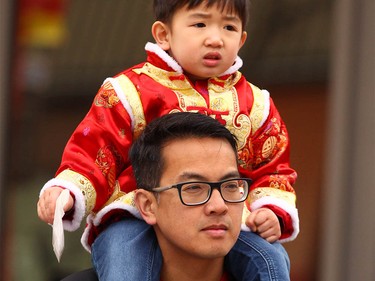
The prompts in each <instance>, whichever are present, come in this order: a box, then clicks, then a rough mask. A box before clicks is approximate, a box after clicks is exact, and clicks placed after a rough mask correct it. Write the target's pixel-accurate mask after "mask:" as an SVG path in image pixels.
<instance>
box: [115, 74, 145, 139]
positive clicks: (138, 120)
mask: <svg viewBox="0 0 375 281" xmlns="http://www.w3.org/2000/svg"><path fill="white" fill-rule="evenodd" d="M115 79H116V80H117V82H118V83H119V85H120V87H121V89H122V92H123V93H124V95H125V97H126V100H127V101H128V102H129V105H130V107H131V108H132V111H133V115H134V128H133V135H134V138H138V136H139V135H140V134H141V132H142V131H143V129H144V128H145V127H146V118H145V114H144V111H143V105H142V102H141V99H140V96H139V93H138V91H137V89H136V88H135V86H134V84H133V82H132V81H131V80H130V79H129V78H128V77H127V76H126V75H124V74H122V75H120V76H118V77H116V78H115Z"/></svg>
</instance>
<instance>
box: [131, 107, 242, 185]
mask: <svg viewBox="0 0 375 281" xmlns="http://www.w3.org/2000/svg"><path fill="white" fill-rule="evenodd" d="M189 137H194V138H205V137H209V138H217V139H223V140H226V141H227V142H228V143H229V144H230V145H231V147H232V148H233V153H235V154H236V156H237V143H236V138H235V137H234V135H232V133H231V132H230V131H229V130H228V129H227V128H225V126H223V125H222V124H220V122H219V121H217V120H215V119H214V118H211V117H209V116H206V115H203V114H200V113H192V112H178V113H171V114H167V115H164V116H162V117H160V118H157V119H155V120H153V121H152V122H150V123H149V124H148V125H147V126H146V128H145V130H144V131H143V132H142V134H141V135H140V136H139V138H138V139H137V140H135V141H134V143H133V145H132V147H131V149H130V152H129V158H130V161H131V163H132V167H133V172H134V176H135V179H136V181H137V186H138V187H140V188H144V189H148V190H151V189H152V188H154V187H157V186H158V185H159V182H160V178H161V174H162V171H163V168H164V161H163V157H162V149H163V148H164V146H165V145H167V144H168V142H169V141H172V140H176V139H185V138H189ZM236 159H237V157H236Z"/></svg>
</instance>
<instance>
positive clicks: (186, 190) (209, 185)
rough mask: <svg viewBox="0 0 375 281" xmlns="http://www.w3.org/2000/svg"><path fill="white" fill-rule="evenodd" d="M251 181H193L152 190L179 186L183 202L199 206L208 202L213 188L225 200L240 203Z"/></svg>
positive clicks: (158, 190)
mask: <svg viewBox="0 0 375 281" xmlns="http://www.w3.org/2000/svg"><path fill="white" fill-rule="evenodd" d="M251 183H252V180H251V179H248V178H235V179H228V180H223V181H218V182H206V181H191V182H181V183H176V184H174V185H171V186H165V187H155V188H153V189H152V191H153V192H163V191H165V190H168V189H171V188H177V190H178V194H179V195H180V200H181V202H182V204H184V205H186V206H197V205H202V204H205V203H207V202H208V200H210V198H211V194H212V190H213V189H217V190H218V191H219V192H220V195H221V197H222V198H223V200H224V201H225V202H228V203H240V202H243V201H245V200H246V198H247V195H248V194H249V187H250V185H251Z"/></svg>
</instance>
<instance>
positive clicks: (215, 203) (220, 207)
mask: <svg viewBox="0 0 375 281" xmlns="http://www.w3.org/2000/svg"><path fill="white" fill-rule="evenodd" d="M206 207H207V211H208V212H209V214H212V213H217V214H221V213H226V212H227V210H228V206H227V204H226V203H225V201H224V199H223V197H222V196H221V194H220V192H219V190H217V189H214V190H213V191H212V194H211V198H210V200H208V202H207V206H206Z"/></svg>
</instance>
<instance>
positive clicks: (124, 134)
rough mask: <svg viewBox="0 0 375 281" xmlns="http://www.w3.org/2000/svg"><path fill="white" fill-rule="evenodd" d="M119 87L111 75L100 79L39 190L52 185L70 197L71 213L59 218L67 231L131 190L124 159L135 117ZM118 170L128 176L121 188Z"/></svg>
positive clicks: (125, 159)
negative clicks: (57, 163)
mask: <svg viewBox="0 0 375 281" xmlns="http://www.w3.org/2000/svg"><path fill="white" fill-rule="evenodd" d="M119 89H121V87H118V80H116V79H115V78H109V79H107V80H106V81H105V82H104V83H103V85H102V86H101V88H100V89H99V91H98V93H97V95H96V96H95V98H94V101H93V103H92V106H91V108H90V110H89V112H88V113H87V115H86V116H85V117H84V119H83V120H82V122H81V123H80V124H79V125H78V127H77V128H76V130H75V131H74V132H73V134H72V135H71V137H70V139H69V141H68V143H67V145H66V147H65V149H64V152H63V156H62V161H61V164H60V167H59V168H58V170H57V172H56V175H55V178H53V179H52V180H50V181H49V182H47V183H46V184H45V186H44V187H43V189H42V191H41V192H43V191H44V190H45V189H46V188H49V187H51V186H55V185H57V186H61V187H63V188H67V189H69V190H70V192H71V193H72V194H73V195H74V197H75V205H74V212H73V214H72V215H70V216H69V219H67V220H65V221H64V228H65V229H66V230H70V231H73V230H76V229H77V228H78V227H79V226H80V224H81V221H82V219H83V218H84V217H85V216H86V215H87V214H88V213H90V212H97V211H98V210H100V209H101V208H102V207H103V206H104V205H105V203H106V202H107V201H108V200H110V199H113V197H114V196H119V195H120V194H121V193H122V192H123V191H128V190H129V191H131V190H133V189H134V188H135V183H134V180H131V179H132V176H131V174H132V172H131V165H130V163H129V160H128V152H129V149H130V146H131V144H132V141H133V137H134V127H133V126H134V120H132V112H131V106H130V105H129V103H128V101H127V97H126V95H125V94H124V93H123V91H119ZM133 90H134V89H133ZM135 92H136V91H135ZM136 94H137V93H136ZM126 107H128V108H126ZM138 125H139V124H138ZM120 173H121V174H122V176H124V175H125V176H126V175H127V177H128V178H129V181H128V186H125V187H121V188H122V190H121V191H120V190H119V185H118V184H117V183H116V182H117V178H118V176H119V174H120ZM133 183H134V184H133Z"/></svg>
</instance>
